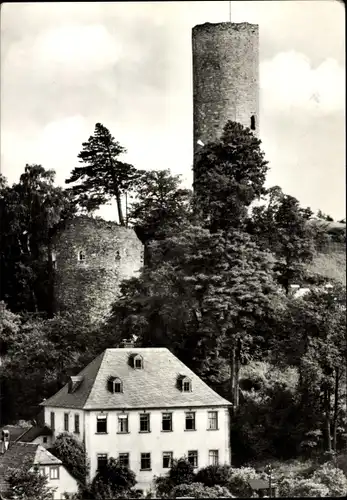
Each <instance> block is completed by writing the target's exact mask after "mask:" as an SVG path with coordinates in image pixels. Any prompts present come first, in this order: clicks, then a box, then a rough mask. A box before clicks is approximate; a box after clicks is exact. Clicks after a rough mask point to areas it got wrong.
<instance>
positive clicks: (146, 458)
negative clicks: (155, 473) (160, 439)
mask: <svg viewBox="0 0 347 500" xmlns="http://www.w3.org/2000/svg"><path fill="white" fill-rule="evenodd" d="M141 470H151V454H150V453H141Z"/></svg>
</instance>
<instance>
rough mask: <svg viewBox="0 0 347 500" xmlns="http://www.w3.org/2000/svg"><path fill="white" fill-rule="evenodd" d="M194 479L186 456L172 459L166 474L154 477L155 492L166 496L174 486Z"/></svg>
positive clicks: (191, 481)
mask: <svg viewBox="0 0 347 500" xmlns="http://www.w3.org/2000/svg"><path fill="white" fill-rule="evenodd" d="M194 479H195V474H194V467H193V466H192V464H191V463H190V462H189V461H188V460H187V459H186V458H179V459H178V460H177V459H175V460H173V461H172V466H171V468H170V470H169V471H168V473H167V475H166V476H159V477H156V478H154V485H155V490H156V494H157V495H159V496H160V497H162V498H167V497H168V496H169V495H170V494H171V491H172V489H173V488H174V487H175V486H179V485H181V484H191V483H193V481H194Z"/></svg>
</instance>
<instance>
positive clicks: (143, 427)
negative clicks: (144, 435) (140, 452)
mask: <svg viewBox="0 0 347 500" xmlns="http://www.w3.org/2000/svg"><path fill="white" fill-rule="evenodd" d="M140 432H150V417H149V413H141V415H140Z"/></svg>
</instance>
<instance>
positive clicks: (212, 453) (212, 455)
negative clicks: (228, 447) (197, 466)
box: [208, 450, 218, 465]
mask: <svg viewBox="0 0 347 500" xmlns="http://www.w3.org/2000/svg"><path fill="white" fill-rule="evenodd" d="M208 464H209V465H218V450H209V452H208Z"/></svg>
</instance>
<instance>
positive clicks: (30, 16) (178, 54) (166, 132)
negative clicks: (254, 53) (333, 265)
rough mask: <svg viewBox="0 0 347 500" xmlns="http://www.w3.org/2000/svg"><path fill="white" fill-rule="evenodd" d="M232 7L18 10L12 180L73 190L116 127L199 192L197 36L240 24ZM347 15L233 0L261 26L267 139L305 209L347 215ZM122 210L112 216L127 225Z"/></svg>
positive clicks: (9, 51)
mask: <svg viewBox="0 0 347 500" xmlns="http://www.w3.org/2000/svg"><path fill="white" fill-rule="evenodd" d="M228 19H229V5H228V2H225V1H223V2H216V1H213V2H205V1H204V2H201V1H200V2H199V1H197V2H188V1H184V2H141V3H137V2H114V3H102V2H91V3H71V4H67V3H66V4H65V3H36V4H34V3H18V4H16V3H5V4H2V8H1V172H2V173H3V174H4V175H5V176H6V177H7V178H8V180H9V182H10V183H12V182H14V181H17V180H18V179H19V176H20V174H21V173H22V171H23V169H24V166H25V164H26V163H29V164H30V163H38V164H42V165H43V166H44V167H45V168H46V169H55V170H56V173H57V176H56V180H57V184H60V185H63V184H64V180H65V179H66V178H67V177H68V176H69V173H70V171H71V170H72V169H73V168H74V167H75V166H77V165H78V160H77V154H78V153H79V151H80V150H81V144H82V142H83V141H86V140H87V139H88V137H89V136H90V135H92V134H93V131H94V126H95V123H96V122H101V123H103V124H104V125H105V126H106V127H107V128H109V129H110V131H111V133H112V134H113V135H114V136H115V138H116V139H117V140H118V141H119V142H120V143H121V144H122V145H123V146H125V147H126V148H127V150H128V154H127V155H126V157H125V158H124V159H126V161H128V162H131V163H133V164H134V165H135V166H136V167H137V168H143V169H163V168H170V169H171V171H172V172H173V173H180V174H182V177H183V179H184V181H185V184H186V185H187V186H189V187H190V186H191V182H192V170H191V166H192V155H193V144H192V143H193V133H192V132H193V131H192V127H193V123H192V71H191V64H192V59H191V29H192V27H193V26H195V25H196V24H201V23H204V22H220V21H228ZM344 19H345V12H344V5H343V3H340V2H338V1H337V0H336V1H335V0H327V1H325V0H318V1H314V0H308V1H291V0H289V1H283V0H282V1H269V2H267V1H256V2H236V1H233V2H232V21H234V22H242V21H247V22H251V23H258V24H259V28H260V98H261V109H260V138H261V140H262V142H263V149H264V151H265V153H266V158H267V160H268V161H269V162H270V167H271V171H270V173H269V175H268V182H267V184H268V185H269V186H270V185H280V186H281V187H282V189H283V190H284V192H286V193H288V194H291V195H293V196H295V197H297V198H298V199H299V200H300V202H301V204H302V205H303V206H310V207H311V208H312V209H313V210H315V211H316V210H317V209H318V208H320V209H321V210H323V212H326V213H329V214H330V215H332V216H333V217H334V218H337V219H340V218H343V217H344V216H345V26H344ZM114 213H115V212H114V210H113V209H112V208H110V207H109V208H107V207H106V208H104V209H103V211H102V215H103V216H104V217H106V218H110V219H112V218H114V217H113V215H114Z"/></svg>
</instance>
